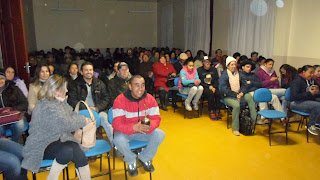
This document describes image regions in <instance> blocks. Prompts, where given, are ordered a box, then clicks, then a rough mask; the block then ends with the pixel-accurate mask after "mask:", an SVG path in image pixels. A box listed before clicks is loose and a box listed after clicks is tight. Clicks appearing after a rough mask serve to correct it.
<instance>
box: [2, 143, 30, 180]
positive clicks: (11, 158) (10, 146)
mask: <svg viewBox="0 0 320 180" xmlns="http://www.w3.org/2000/svg"><path fill="white" fill-rule="evenodd" d="M22 149H23V146H22V145H20V144H18V143H16V142H13V141H10V140H8V139H4V138H1V137H0V171H2V172H3V174H4V178H5V179H6V180H27V179H28V177H27V170H25V169H22V168H21V162H22V159H23V157H22Z"/></svg>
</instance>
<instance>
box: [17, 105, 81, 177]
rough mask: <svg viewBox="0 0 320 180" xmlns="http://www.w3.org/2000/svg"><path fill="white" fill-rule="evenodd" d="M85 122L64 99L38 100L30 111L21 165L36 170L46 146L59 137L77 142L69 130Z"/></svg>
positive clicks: (74, 129) (71, 130) (62, 139)
mask: <svg viewBox="0 0 320 180" xmlns="http://www.w3.org/2000/svg"><path fill="white" fill-rule="evenodd" d="M86 123H87V122H86V119H85V117H84V116H81V115H79V114H78V113H76V112H74V111H73V110H72V108H71V107H70V106H69V105H68V104H67V102H66V101H64V102H60V101H57V100H53V101H48V100H39V101H38V103H37V105H36V107H35V108H34V110H33V112H32V118H31V122H30V124H29V131H28V132H29V136H28V138H27V141H26V144H25V146H24V148H23V158H24V159H23V161H22V165H21V167H22V168H24V169H27V170H29V171H32V172H35V173H36V172H38V171H39V168H40V164H41V162H42V159H43V155H44V151H45V149H46V148H47V146H48V145H49V144H51V143H52V142H55V141H57V140H59V139H60V141H61V142H66V141H73V142H78V141H77V140H76V139H75V138H74V136H73V135H72V134H71V132H73V131H76V130H77V129H80V128H82V127H84V126H85V125H86Z"/></svg>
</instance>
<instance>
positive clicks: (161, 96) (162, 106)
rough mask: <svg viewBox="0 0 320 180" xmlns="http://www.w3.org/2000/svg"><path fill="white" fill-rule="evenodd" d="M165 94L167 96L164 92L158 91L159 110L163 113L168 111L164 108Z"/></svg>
mask: <svg viewBox="0 0 320 180" xmlns="http://www.w3.org/2000/svg"><path fill="white" fill-rule="evenodd" d="M166 94H167V92H166V91H165V90H160V91H159V99H160V108H161V109H162V110H164V111H168V109H167V106H166Z"/></svg>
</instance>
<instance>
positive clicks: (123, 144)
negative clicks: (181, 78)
mask: <svg viewBox="0 0 320 180" xmlns="http://www.w3.org/2000/svg"><path fill="white" fill-rule="evenodd" d="M120 66H121V65H120ZM124 66H125V67H126V74H128V73H129V70H128V67H127V65H124ZM43 67H44V66H43ZM81 69H82V71H81V73H82V76H79V78H78V79H76V80H75V81H74V82H72V83H71V84H72V85H73V86H69V89H67V84H68V81H67V80H66V78H64V77H61V76H59V75H52V76H49V77H48V78H47V79H46V80H45V82H44V83H43V84H42V85H41V81H40V82H39V84H40V85H41V86H42V87H41V88H40V90H39V92H38V100H37V103H36V105H35V107H34V108H33V109H32V118H31V122H30V127H29V136H28V137H27V140H26V143H25V146H24V147H23V148H22V146H21V145H19V144H17V143H14V142H13V141H9V140H6V139H2V138H0V144H1V154H0V155H1V160H0V170H1V171H4V176H5V178H6V179H9V180H11V179H27V176H26V175H27V170H29V171H32V172H38V171H39V168H40V164H41V162H42V160H43V159H54V162H53V164H52V166H51V170H50V173H49V175H48V177H47V179H50V180H51V179H54V180H56V179H58V177H59V174H60V172H61V171H62V170H63V169H64V168H65V167H66V166H67V164H68V163H69V162H70V161H72V162H74V163H75V168H76V173H77V175H78V177H79V178H80V179H91V176H90V168H89V165H88V162H87V158H86V156H85V154H84V151H83V149H82V148H81V147H80V145H79V142H77V141H76V140H75V138H74V137H73V135H72V134H71V133H72V132H74V131H75V130H77V129H80V128H82V127H84V126H85V125H86V124H89V123H92V121H91V120H90V119H89V118H86V117H84V116H81V115H78V114H77V113H76V112H74V111H73V109H74V106H75V105H74V104H73V102H78V101H79V100H80V99H82V98H83V97H84V93H87V92H89V93H87V95H86V97H85V98H84V99H82V100H85V101H86V102H87V104H88V105H89V106H90V109H92V110H94V111H96V112H99V115H100V118H101V123H102V124H104V123H108V122H105V121H107V119H104V118H105V115H106V112H107V103H106V102H105V100H106V87H105V85H104V84H103V82H102V81H100V80H98V79H96V78H94V76H93V72H94V71H93V65H92V64H91V63H90V62H85V63H84V64H83V65H82V68H81ZM123 69H124V68H123ZM120 71H121V68H120ZM46 72H47V74H49V73H48V72H49V70H48V67H47V66H46ZM41 77H42V78H43V77H44V76H41V75H40V78H41ZM3 79H4V80H5V78H3ZM42 80H43V79H42ZM77 80H78V82H76V81H77ZM79 83H80V84H79ZM70 87H73V88H70ZM67 92H68V96H67V95H66V94H67ZM29 94H30V93H29ZM157 106H158V105H157V102H156V100H155V99H154V97H153V96H152V95H150V94H148V93H146V91H145V82H144V79H143V77H141V76H139V75H135V76H133V77H132V78H131V79H130V81H129V84H128V89H126V91H125V92H124V93H122V94H121V95H120V96H118V97H117V98H116V99H115V101H114V104H113V109H114V110H113V117H114V119H113V123H112V126H111V127H108V128H106V132H107V134H108V133H109V131H108V130H110V129H109V128H111V132H110V133H111V136H109V135H110V134H108V137H110V139H109V140H110V142H111V144H114V145H115V146H116V147H117V149H118V150H119V151H120V152H121V153H122V154H123V155H124V161H125V162H127V163H128V170H129V175H130V176H136V175H137V174H138V171H137V165H136V158H137V157H138V160H139V163H140V164H141V165H142V166H143V167H144V169H145V170H146V171H148V172H153V171H154V167H153V165H152V163H151V160H152V159H153V157H154V156H155V154H156V152H157V149H158V146H159V145H160V144H161V143H162V141H163V139H164V137H165V134H164V132H163V131H162V130H160V129H158V126H159V125H160V121H161V118H160V113H159V109H158V108H157ZM81 108H83V107H80V109H81ZM139 109H145V110H146V112H147V115H146V114H144V113H142V112H140V113H137V112H138V110H139ZM128 113H129V114H136V115H135V116H132V115H130V117H128V116H127V114H128ZM139 114H140V115H139ZM145 116H147V117H148V118H150V119H151V121H150V124H149V125H145V124H142V123H141V122H140V121H139V119H142V117H145ZM109 126H110V124H109ZM112 129H113V130H112ZM113 137H114V139H113ZM129 140H140V141H141V140H143V141H147V142H152V143H148V145H147V146H146V147H145V148H144V150H143V151H141V152H140V153H139V154H138V155H137V154H135V153H133V152H131V151H130V149H129V144H128V143H129ZM4 156H6V158H5V157H4ZM11 157H12V158H11ZM8 158H9V161H7V160H8ZM10 158H11V159H10ZM5 159H6V160H5Z"/></svg>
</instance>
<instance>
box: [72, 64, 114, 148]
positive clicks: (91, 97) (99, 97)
mask: <svg viewBox="0 0 320 180" xmlns="http://www.w3.org/2000/svg"><path fill="white" fill-rule="evenodd" d="M93 72H94V71H93V64H92V63H91V62H84V63H83V64H82V66H81V71H80V73H81V76H78V77H77V79H75V80H74V81H73V82H72V84H71V85H70V86H69V87H68V88H69V89H68V103H69V105H70V106H71V107H73V108H75V107H76V105H77V103H78V102H79V101H85V102H86V103H87V104H88V105H89V107H90V109H91V110H94V111H96V112H98V113H99V116H100V119H101V125H102V127H103V128H104V130H105V131H106V133H107V136H108V138H109V140H110V142H112V140H113V129H112V126H111V124H109V122H108V114H107V111H108V109H107V108H108V104H109V99H108V96H107V90H106V86H105V84H104V83H103V82H102V81H101V80H99V79H97V78H95V77H94V76H93ZM88 92H89V93H88ZM85 108H86V107H85V106H84V104H81V105H80V108H79V109H80V110H81V109H85Z"/></svg>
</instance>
